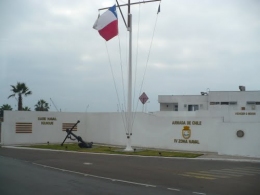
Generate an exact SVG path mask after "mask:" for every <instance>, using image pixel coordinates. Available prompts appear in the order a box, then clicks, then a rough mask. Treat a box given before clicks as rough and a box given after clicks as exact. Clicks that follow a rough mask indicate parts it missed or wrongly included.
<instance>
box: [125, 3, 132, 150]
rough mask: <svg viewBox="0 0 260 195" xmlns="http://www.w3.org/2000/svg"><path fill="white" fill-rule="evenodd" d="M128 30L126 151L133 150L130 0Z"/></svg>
mask: <svg viewBox="0 0 260 195" xmlns="http://www.w3.org/2000/svg"><path fill="white" fill-rule="evenodd" d="M128 31H129V65H128V66H129V67H128V96H127V145H126V148H125V151H133V148H132V146H131V136H132V120H133V119H132V14H131V13H130V0H128Z"/></svg>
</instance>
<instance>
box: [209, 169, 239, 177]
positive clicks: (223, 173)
mask: <svg viewBox="0 0 260 195" xmlns="http://www.w3.org/2000/svg"><path fill="white" fill-rule="evenodd" d="M209 172H213V173H214V174H221V175H225V176H227V177H229V176H232V177H241V176H242V175H241V174H235V173H227V172H225V171H217V170H210V171H209Z"/></svg>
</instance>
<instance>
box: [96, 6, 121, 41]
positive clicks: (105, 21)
mask: <svg viewBox="0 0 260 195" xmlns="http://www.w3.org/2000/svg"><path fill="white" fill-rule="evenodd" d="M93 28H94V29H96V30H98V32H99V34H100V35H101V36H102V37H103V38H104V39H105V40H106V41H109V40H110V39H112V38H113V37H115V36H116V35H118V19H117V13H116V5H114V6H113V7H110V8H109V9H108V10H107V11H106V12H104V13H103V14H102V15H101V16H99V17H98V19H97V21H96V22H95V24H94V26H93Z"/></svg>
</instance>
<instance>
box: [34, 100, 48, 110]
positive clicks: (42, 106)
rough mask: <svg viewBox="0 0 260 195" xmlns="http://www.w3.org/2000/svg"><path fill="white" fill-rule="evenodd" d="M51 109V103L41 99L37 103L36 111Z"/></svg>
mask: <svg viewBox="0 0 260 195" xmlns="http://www.w3.org/2000/svg"><path fill="white" fill-rule="evenodd" d="M48 110H49V104H48V103H47V102H46V101H45V100H43V99H41V100H39V101H38V102H37V104H35V111H48Z"/></svg>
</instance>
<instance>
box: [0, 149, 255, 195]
mask: <svg viewBox="0 0 260 195" xmlns="http://www.w3.org/2000/svg"><path fill="white" fill-rule="evenodd" d="M259 183H260V164H259V163H249V162H230V161H207V160H190V159H175V158H163V157H161V158H154V157H135V156H119V155H101V154H90V153H70V152H54V151H40V150H25V149H9V148H0V186H1V187H0V194H35V192H37V194H180V195H183V194H193V195H195V194H202V195H203V194H221V195H222V194H223V195H224V194H228V195H230V194H236V195H237V194H241V195H242V194H243V195H244V194H247V195H254V194H255V195H259V194H260V185H259ZM22 189H24V190H22ZM31 189H32V190H33V191H32V192H31V191H30V190H31ZM46 190H47V193H46ZM2 192H3V193H2Z"/></svg>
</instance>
